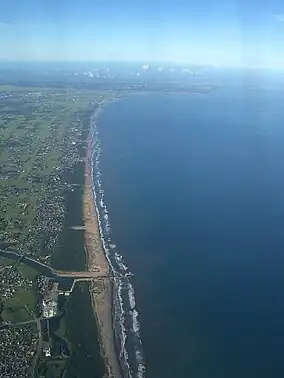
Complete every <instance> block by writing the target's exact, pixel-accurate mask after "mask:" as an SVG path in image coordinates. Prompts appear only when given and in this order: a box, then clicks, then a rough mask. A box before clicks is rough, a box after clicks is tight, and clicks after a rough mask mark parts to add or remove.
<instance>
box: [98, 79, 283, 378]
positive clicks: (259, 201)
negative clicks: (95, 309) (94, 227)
mask: <svg viewBox="0 0 284 378" xmlns="http://www.w3.org/2000/svg"><path fill="white" fill-rule="evenodd" d="M224 82H226V83H227V84H226V85H224V86H223V87H222V88H220V89H217V90H215V91H212V92H211V93H209V94H190V95H177V94H174V95H169V94H167V95H165V94H152V95H149V94H147V95H135V96H132V97H129V98H126V99H123V100H120V101H118V102H115V103H111V104H109V105H108V106H107V107H106V108H105V110H104V112H103V114H102V115H101V116H100V119H99V122H98V125H99V126H98V130H99V139H100V143H101V151H102V152H101V157H100V166H101V180H102V184H103V187H104V199H105V203H106V206H107V209H108V216H109V221H110V225H111V234H112V240H113V242H114V243H115V244H116V248H117V251H118V252H119V253H120V254H121V255H122V256H123V258H124V262H125V264H127V265H128V266H129V267H130V270H131V272H133V273H134V274H135V275H134V277H132V279H131V282H132V284H133V287H134V289H135V298H136V308H137V310H138V312H139V321H140V326H141V329H140V334H141V338H142V343H143V350H144V356H145V361H146V376H147V377H149V378H254V377H255V378H280V377H284V89H283V90H282V88H284V86H283V87H282V85H279V80H277V78H276V77H275V76H274V77H271V78H269V77H268V76H265V77H264V76H262V75H261V74H259V75H258V76H257V77H254V78H252V79H251V78H249V77H243V76H241V75H236V76H234V77H232V78H231V80H228V77H227V78H226V80H225V79H224Z"/></svg>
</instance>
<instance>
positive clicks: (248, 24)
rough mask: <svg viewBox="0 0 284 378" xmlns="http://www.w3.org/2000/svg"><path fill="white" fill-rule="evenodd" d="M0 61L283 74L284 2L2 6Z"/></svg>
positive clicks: (109, 0)
mask: <svg viewBox="0 0 284 378" xmlns="http://www.w3.org/2000/svg"><path fill="white" fill-rule="evenodd" d="M0 60H8V61H9V60H17V61H22V60H25V61H26V60H28V61H31V60H32V61H33V60H44V61H46V60H48V61H58V60H61V61H62V60H63V61H65V60H67V61H73V60H75V61H81V60H82V61H90V60H105V61H109V60H112V61H117V60H122V61H141V62H142V61H143V62H145V63H146V62H153V61H159V62H163V61H167V62H175V63H179V62H181V63H192V64H209V65H216V66H230V67H231V66H246V67H247V66H249V67H255V66H256V67H275V68H284V1H283V0H270V1H269V0H239V1H235V0H197V1H191V0H163V1H162V0H144V1H142V0H141V1H140V0H128V1H126V0H76V1H75V0H24V1H23V0H10V1H7V2H6V1H4V0H3V1H0Z"/></svg>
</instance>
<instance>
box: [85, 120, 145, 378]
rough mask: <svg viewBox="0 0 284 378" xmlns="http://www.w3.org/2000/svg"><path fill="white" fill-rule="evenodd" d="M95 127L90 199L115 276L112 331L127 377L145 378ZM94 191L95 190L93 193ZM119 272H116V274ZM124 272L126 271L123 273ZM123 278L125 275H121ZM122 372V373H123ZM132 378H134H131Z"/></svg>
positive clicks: (137, 327)
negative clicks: (131, 346) (133, 339)
mask: <svg viewBox="0 0 284 378" xmlns="http://www.w3.org/2000/svg"><path fill="white" fill-rule="evenodd" d="M93 126H94V134H93V147H94V148H93V151H94V153H93V165H94V166H95V172H94V167H93V165H92V177H93V182H94V187H93V195H94V202H95V209H96V215H97V218H98V223H99V231H100V236H101V241H102V246H103V249H104V252H105V255H106V258H107V260H108V263H109V266H110V269H111V271H112V273H113V274H114V275H115V279H114V283H115V284H114V330H115V334H116V336H117V337H118V339H119V340H120V359H121V360H123V365H124V366H125V367H126V369H127V372H126V374H127V377H128V378H132V377H133V375H132V372H131V371H132V370H133V371H135V372H134V374H135V375H134V377H137V378H144V377H145V364H144V357H143V352H142V343H141V339H140V335H139V333H140V324H139V320H138V315H139V314H138V311H137V310H136V309H135V304H136V303H135V292H134V288H133V286H132V284H131V283H130V281H129V279H130V276H131V275H132V273H131V272H130V271H129V268H128V267H127V265H126V264H124V261H123V257H122V256H121V255H120V254H119V253H118V252H117V251H116V250H115V249H116V245H115V244H114V243H113V242H112V238H111V227H110V224H109V217H108V211H107V206H106V204H105V203H104V190H103V185H102V182H101V180H100V177H101V172H100V166H99V165H100V155H101V148H100V143H99V139H98V131H97V128H96V125H95V124H93ZM96 188H97V190H96ZM98 203H99V205H100V209H101V212H100V210H99V207H98V205H97V204H98ZM117 269H118V270H117ZM126 271H128V272H127V273H126ZM117 273H122V276H117V275H116V274H117ZM123 274H124V275H123ZM124 290H126V291H127V297H128V301H129V305H130V307H131V310H132V324H131V327H130V329H129V331H131V330H132V332H134V333H135V335H136V336H137V338H138V340H139V343H138V344H140V347H139V345H138V347H139V349H137V346H136V347H135V348H136V351H135V356H136V367H130V362H129V356H128V352H127V350H126V349H127V348H126V344H127V337H128V336H127V332H128V330H127V328H126V317H125V304H124V300H123V291H124ZM124 370H125V369H124ZM134 377H133V378H134Z"/></svg>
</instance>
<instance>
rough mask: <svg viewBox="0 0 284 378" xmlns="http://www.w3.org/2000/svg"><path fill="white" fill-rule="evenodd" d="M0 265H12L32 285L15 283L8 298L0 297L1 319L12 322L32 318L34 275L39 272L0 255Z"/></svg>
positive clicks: (34, 305)
mask: <svg viewBox="0 0 284 378" xmlns="http://www.w3.org/2000/svg"><path fill="white" fill-rule="evenodd" d="M0 265H2V266H3V265H4V266H5V265H6V266H10V265H12V266H13V267H14V268H15V269H16V270H17V271H18V272H19V273H21V274H22V275H23V276H24V277H25V278H26V279H27V280H29V281H32V285H29V286H26V287H18V286H17V285H15V287H14V288H15V292H14V294H13V296H12V297H11V298H9V299H2V303H3V310H2V313H1V318H2V320H3V321H11V322H12V323H18V322H24V321H28V320H31V319H33V317H32V316H31V314H36V313H37V308H36V282H35V280H36V277H37V276H38V275H39V272H38V271H37V270H35V269H32V268H30V267H28V266H26V265H24V264H23V263H20V264H19V263H18V262H17V261H15V260H11V259H7V258H5V257H0Z"/></svg>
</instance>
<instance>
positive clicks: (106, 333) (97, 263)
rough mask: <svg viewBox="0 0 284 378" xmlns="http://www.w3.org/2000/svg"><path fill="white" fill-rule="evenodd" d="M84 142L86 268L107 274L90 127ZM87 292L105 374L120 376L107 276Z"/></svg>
mask: <svg viewBox="0 0 284 378" xmlns="http://www.w3.org/2000/svg"><path fill="white" fill-rule="evenodd" d="M91 127H92V125H91ZM87 143H88V145H87V156H86V165H85V191H84V221H85V251H86V257H87V264H88V270H90V271H100V272H101V273H103V274H104V275H108V274H109V272H110V267H109V265H108V261H107V259H106V256H105V253H104V250H103V247H102V241H101V235H100V230H99V222H98V214H97V210H96V205H95V199H94V196H93V189H92V188H93V178H92V154H93V151H92V130H90V133H89V136H88V141H87ZM90 295H91V300H92V305H93V311H94V315H95V318H96V322H97V328H98V333H99V342H100V348H101V355H102V357H103V359H104V361H105V365H106V369H107V373H106V377H113V378H121V372H120V367H119V363H118V359H117V354H116V348H115V341H114V332H113V324H112V283H111V281H110V279H109V278H104V279H102V280H96V281H94V282H92V283H91V285H90Z"/></svg>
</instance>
